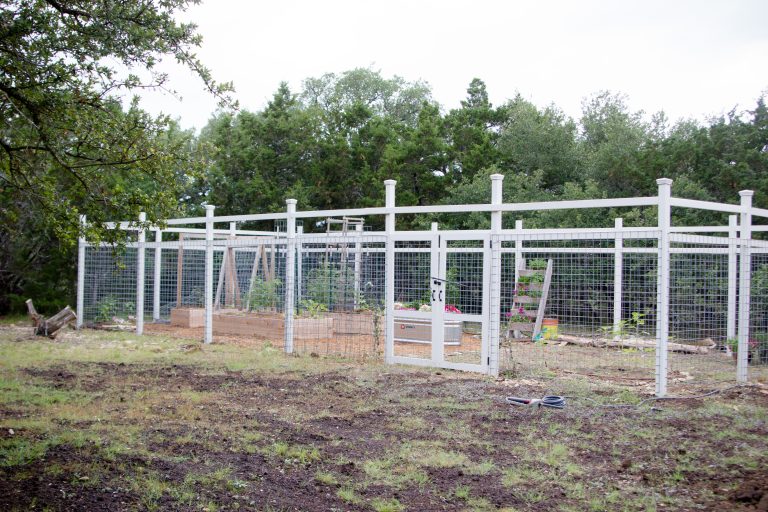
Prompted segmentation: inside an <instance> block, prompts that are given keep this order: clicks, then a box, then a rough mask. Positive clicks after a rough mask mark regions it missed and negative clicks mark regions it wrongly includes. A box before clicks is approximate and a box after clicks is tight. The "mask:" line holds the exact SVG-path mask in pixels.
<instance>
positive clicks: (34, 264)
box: [0, 0, 768, 313]
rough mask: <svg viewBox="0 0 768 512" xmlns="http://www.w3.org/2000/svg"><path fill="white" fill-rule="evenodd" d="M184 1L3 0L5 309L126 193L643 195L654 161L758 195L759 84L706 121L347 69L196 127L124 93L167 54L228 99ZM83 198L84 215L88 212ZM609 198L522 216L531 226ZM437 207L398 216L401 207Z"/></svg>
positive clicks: (377, 200)
mask: <svg viewBox="0 0 768 512" xmlns="http://www.w3.org/2000/svg"><path fill="white" fill-rule="evenodd" d="M188 3H189V2H188V1H186V0H174V1H167V2H162V3H160V4H157V3H155V2H152V1H150V0H130V1H126V2H120V3H114V2H113V3H109V2H108V3H103V2H98V1H95V0H78V1H73V2H66V3H64V2H54V1H52V0H16V1H13V2H6V3H5V4H3V6H2V7H1V8H0V21H2V23H0V110H1V111H2V126H1V127H0V313H4V312H7V311H9V310H18V309H19V307H20V305H21V304H23V300H24V299H25V298H27V297H33V298H35V299H36V301H37V303H38V304H39V305H40V306H41V309H43V310H44V311H51V310H54V309H56V308H58V307H60V306H61V305H63V304H64V303H66V302H72V301H73V297H74V280H75V279H74V265H75V250H74V249H75V242H76V238H77V236H79V235H86V236H88V237H89V238H91V239H101V240H111V241H115V242H119V240H118V239H116V237H114V236H113V234H112V233H110V232H109V231H108V230H105V229H103V222H105V221H108V220H115V219H126V218H136V217H137V214H138V212H139V211H146V212H147V213H148V216H149V221H150V222H153V221H155V220H159V219H162V218H165V217H169V216H178V215H184V214H196V213H199V210H200V209H201V207H202V205H203V204H206V203H209V204H215V205H216V206H217V213H218V214H232V213H248V212H271V211H282V210H283V209H284V207H285V199H286V198H288V197H294V198H296V199H298V200H299V208H300V209H302V210H310V209H331V208H345V207H364V206H373V205H381V204H383V200H384V197H383V195H384V188H383V185H382V181H383V180H385V179H388V178H393V179H396V180H397V181H398V189H397V197H398V204H401V205H405V204H410V205H427V204H437V203H476V202H487V201H488V200H489V199H490V186H489V179H488V176H489V175H490V174H492V173H494V172H500V173H502V174H504V175H505V176H506V179H505V181H504V200H505V201H507V202H526V201H540V200H552V199H564V198H570V199H572V198H585V199H586V198H596V197H619V196H635V195H651V194H655V192H656V185H655V179H657V178H659V177H670V178H673V179H674V180H675V187H674V193H675V195H678V196H683V197H691V198H697V199H706V200H714V201H725V202H735V201H736V200H737V198H738V191H739V190H741V189H745V188H749V189H753V190H755V191H756V196H755V202H756V204H758V205H763V206H764V205H766V204H768V181H767V180H768V173H767V172H766V170H767V169H766V165H767V164H768V110H766V106H765V102H764V98H759V99H758V100H757V101H756V104H755V105H754V107H753V108H751V109H748V110H746V111H737V110H734V111H731V112H729V113H727V114H726V115H723V116H720V117H716V118H713V119H710V120H709V121H708V122H706V123H699V122H695V121H689V120H681V121H677V122H674V123H671V122H670V121H669V120H668V119H667V118H666V117H665V116H664V115H663V114H662V113H658V114H654V115H651V116H647V115H645V114H644V113H643V112H635V111H632V110H631V109H630V108H629V107H628V106H627V102H626V99H625V98H624V97H623V96H621V95H617V94H613V93H609V92H602V93H598V94H595V95H593V96H592V97H590V98H588V99H586V100H585V102H584V104H583V112H582V115H581V116H580V118H578V119H572V118H570V117H569V116H567V115H565V114H564V113H563V112H562V111H561V110H560V109H559V108H557V106H555V105H550V106H547V107H543V108H542V107H538V106H536V105H534V104H532V103H531V102H529V101H527V100H526V99H525V98H523V97H522V96H520V95H517V96H515V97H513V98H512V99H510V100H509V101H507V102H505V103H504V104H502V105H493V104H491V102H490V101H489V97H488V92H487V90H486V85H485V83H484V82H483V81H482V80H480V79H478V78H475V79H473V80H472V81H471V82H470V84H469V86H468V89H467V95H466V98H465V99H464V100H463V101H462V102H461V104H460V106H459V107H458V108H455V109H451V110H447V111H446V110H445V109H444V108H443V107H442V106H441V105H439V104H438V103H437V102H436V101H435V100H434V99H433V98H432V95H431V90H430V88H429V86H428V85H427V84H425V83H423V82H409V81H406V80H404V79H402V78H400V77H392V78H387V77H384V76H382V75H381V74H380V73H378V72H376V71H374V70H371V69H354V70H351V71H347V72H343V73H339V74H333V73H328V74H325V75H323V76H320V77H314V78H308V79H307V80H305V81H304V83H303V84H302V87H301V88H300V90H297V91H292V90H290V88H289V87H288V86H287V85H286V84H282V85H280V87H279V88H278V90H277V91H275V93H274V95H273V97H272V99H271V101H269V102H268V104H267V105H266V106H265V107H264V108H263V109H262V110H260V111H257V112H251V111H247V110H236V109H231V108H230V109H228V110H223V111H221V112H218V113H216V114H214V115H213V117H212V118H211V120H210V122H209V123H208V124H207V126H205V127H204V128H203V129H202V130H201V132H200V133H199V134H195V133H193V132H185V131H183V130H180V129H179V128H178V126H177V124H176V123H174V122H173V121H172V120H171V119H169V118H168V117H153V116H150V115H148V114H147V113H146V112H144V111H143V110H142V109H141V108H140V105H139V103H138V102H137V101H134V102H132V103H128V104H127V105H126V103H125V102H122V101H120V97H121V96H124V95H126V94H131V91H134V90H136V89H139V88H145V87H160V86H164V84H165V80H166V77H165V76H163V75H162V74H158V73H155V72H154V71H153V70H154V67H155V64H156V62H157V60H158V59H159V58H161V57H162V56H170V57H171V58H174V59H176V60H178V61H180V62H182V63H184V64H186V65H187V66H188V67H190V68H191V69H192V70H193V71H195V72H196V73H197V74H198V75H199V77H200V79H201V83H202V84H203V85H204V86H205V87H207V88H208V89H210V90H211V91H212V92H213V93H214V94H217V95H218V96H219V97H220V98H221V99H222V101H223V102H224V103H225V104H229V105H232V101H231V100H230V99H229V97H228V91H229V88H228V86H226V85H221V84H217V83H216V82H214V81H213V80H212V78H211V77H210V74H209V73H208V71H207V70H206V69H205V68H204V67H203V66H202V64H201V63H200V62H199V61H198V60H197V59H196V57H195V55H194V53H193V51H192V50H193V49H194V47H195V46H197V45H198V44H199V43H200V40H199V38H198V36H197V35H196V34H195V31H194V26H191V25H184V24H178V23H176V22H175V21H174V12H175V11H178V10H180V9H184V8H185V7H186V5H187V4H188ZM110 62H112V63H115V65H110V64H109V63H110ZM136 68H139V69H141V70H143V71H146V72H147V73H148V75H147V76H148V78H145V79H144V80H142V79H140V78H139V77H138V76H136V75H134V74H132V73H131V72H130V70H133V69H136ZM126 69H127V70H129V71H127V72H126V71H125V70H126ZM611 213H612V214H615V215H622V216H624V217H625V218H626V219H627V222H626V223H627V224H648V223H652V222H654V221H655V220H654V218H653V212H648V211H642V210H628V211H621V212H619V211H617V212H611ZM80 214H86V215H87V216H88V218H89V219H90V220H91V221H92V224H90V227H89V228H88V230H87V231H85V232H83V231H81V229H80V227H79V225H78V217H79V215H80ZM680 215H681V217H680V218H679V219H678V220H681V221H686V222H687V221H691V222H693V221H701V222H724V219H723V218H722V217H719V218H718V217H717V216H709V217H707V216H703V215H701V214H697V215H698V217H696V218H692V217H690V215H691V214H690V213H687V214H686V213H685V212H683V213H681V214H680ZM682 215H688V216H689V217H690V218H684V217H682ZM486 217H487V216H485V215H461V216H458V215H444V216H437V217H435V219H437V220H439V221H440V222H441V223H442V224H443V225H444V226H446V227H448V226H450V227H465V228H470V227H485V226H487V225H488V219H487V218H486ZM611 218H612V215H606V214H605V212H591V211H583V212H550V213H544V214H541V215H537V216H535V217H534V216H530V215H529V216H528V217H526V219H527V222H528V225H529V226H536V225H550V226H558V225H565V224H568V225H572V226H598V225H599V226H605V225H609V224H610V223H611V222H612V221H611ZM430 220H433V219H423V218H421V219H420V218H403V219H402V221H401V227H403V228H407V227H419V226H422V227H423V226H426V225H427V224H426V223H427V222H429V221H430ZM508 220H509V221H510V222H511V221H513V220H514V219H512V218H510V219H508ZM315 228H317V227H316V226H307V229H315Z"/></svg>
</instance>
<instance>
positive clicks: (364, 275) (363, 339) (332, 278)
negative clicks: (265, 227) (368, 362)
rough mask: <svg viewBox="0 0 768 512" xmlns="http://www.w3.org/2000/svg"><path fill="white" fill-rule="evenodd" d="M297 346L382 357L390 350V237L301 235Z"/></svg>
mask: <svg viewBox="0 0 768 512" xmlns="http://www.w3.org/2000/svg"><path fill="white" fill-rule="evenodd" d="M296 251H297V258H296V261H297V264H296V285H295V292H294V297H295V298H296V310H295V311H296V314H295V316H294V319H293V340H294V341H293V347H294V351H296V352H297V353H303V354H312V353H314V354H318V355H319V354H323V355H330V354H333V355H341V356H345V357H365V356H377V357H378V355H379V354H381V353H382V352H383V349H384V290H385V284H386V283H385V263H386V262H385V257H386V253H385V239H384V237H382V236H327V235H316V236H311V235H305V236H301V237H299V238H298V239H297V248H296Z"/></svg>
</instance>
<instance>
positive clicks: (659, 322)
mask: <svg viewBox="0 0 768 512" xmlns="http://www.w3.org/2000/svg"><path fill="white" fill-rule="evenodd" d="M656 184H657V185H658V186H659V206H658V221H659V259H658V267H659V268H658V278H657V282H656V300H657V302H656V396H660V397H661V396H666V394H667V356H668V353H667V343H668V341H669V227H670V223H671V210H672V208H671V205H670V198H671V196H672V180H670V179H669V178H661V179H658V180H656Z"/></svg>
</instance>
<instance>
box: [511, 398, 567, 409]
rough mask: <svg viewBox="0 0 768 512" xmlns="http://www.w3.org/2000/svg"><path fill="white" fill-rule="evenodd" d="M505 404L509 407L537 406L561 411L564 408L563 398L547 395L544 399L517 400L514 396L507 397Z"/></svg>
mask: <svg viewBox="0 0 768 512" xmlns="http://www.w3.org/2000/svg"><path fill="white" fill-rule="evenodd" d="M507 403H508V404H510V405H537V406H539V407H551V408H552V409H563V408H564V407H565V397H564V396H557V395H548V396H545V397H544V398H519V397H516V396H508V397H507Z"/></svg>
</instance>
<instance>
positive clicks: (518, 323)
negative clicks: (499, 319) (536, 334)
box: [506, 306, 533, 332]
mask: <svg viewBox="0 0 768 512" xmlns="http://www.w3.org/2000/svg"><path fill="white" fill-rule="evenodd" d="M506 317H507V332H510V331H533V322H531V313H528V312H527V311H526V310H525V308H523V307H522V306H520V307H519V308H517V310H514V311H507V314H506Z"/></svg>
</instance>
